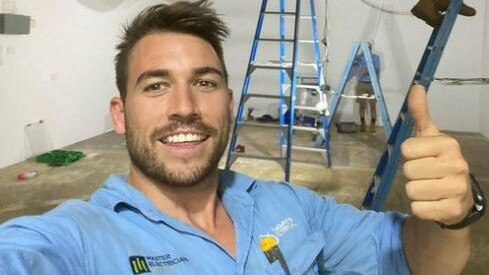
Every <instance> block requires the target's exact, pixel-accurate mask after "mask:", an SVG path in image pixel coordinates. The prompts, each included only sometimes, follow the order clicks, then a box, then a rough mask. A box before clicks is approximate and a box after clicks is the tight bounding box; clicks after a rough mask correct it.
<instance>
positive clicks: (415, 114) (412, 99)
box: [408, 85, 440, 136]
mask: <svg viewBox="0 0 489 275" xmlns="http://www.w3.org/2000/svg"><path fill="white" fill-rule="evenodd" d="M408 109H409V113H410V114H411V117H412V118H413V122H414V126H415V127H416V136H435V135H438V134H440V132H439V131H438V128H437V127H436V125H435V123H434V122H433V120H432V119H431V117H430V114H429V111H428V100H427V98H426V91H425V89H424V87H423V86H421V85H413V86H412V87H411V90H410V91H409V96H408Z"/></svg>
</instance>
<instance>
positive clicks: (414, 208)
mask: <svg viewBox="0 0 489 275" xmlns="http://www.w3.org/2000/svg"><path fill="white" fill-rule="evenodd" d="M411 212H412V213H413V215H414V216H416V217H418V218H424V211H423V209H422V207H421V206H420V204H419V203H417V202H411Z"/></svg>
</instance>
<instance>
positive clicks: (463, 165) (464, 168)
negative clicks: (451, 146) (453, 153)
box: [455, 159, 469, 175]
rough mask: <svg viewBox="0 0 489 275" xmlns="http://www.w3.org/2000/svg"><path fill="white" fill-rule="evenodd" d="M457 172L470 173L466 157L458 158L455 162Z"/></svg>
mask: <svg viewBox="0 0 489 275" xmlns="http://www.w3.org/2000/svg"><path fill="white" fill-rule="evenodd" d="M455 168H456V171H457V174H459V175H460V174H468V173H469V164H468V163H467V161H465V160H464V159H458V160H457V161H456V163H455Z"/></svg>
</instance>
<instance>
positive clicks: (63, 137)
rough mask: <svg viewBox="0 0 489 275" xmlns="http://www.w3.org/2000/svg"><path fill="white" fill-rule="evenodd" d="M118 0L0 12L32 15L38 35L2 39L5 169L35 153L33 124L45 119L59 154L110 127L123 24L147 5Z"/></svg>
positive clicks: (37, 4)
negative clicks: (29, 133)
mask: <svg viewBox="0 0 489 275" xmlns="http://www.w3.org/2000/svg"><path fill="white" fill-rule="evenodd" d="M117 1H118V0H112V1H110V0H109V1H107V2H106V3H107V5H108V6H103V5H94V6H91V5H89V4H90V3H91V2H93V3H95V2H99V1H87V0H85V1H82V3H83V4H81V3H80V2H78V1H75V0H69V1H68V0H66V1H65V0H63V1H61V0H43V1H12V0H10V1H9V0H3V1H2V3H1V4H2V5H1V6H0V7H2V9H3V10H2V11H1V12H14V13H18V14H24V15H29V16H31V18H32V21H31V22H32V29H31V33H30V34H29V35H0V127H1V128H0V167H3V166H6V165H9V164H12V163H16V162H19V161H22V160H24V158H25V156H26V155H29V152H28V151H29V148H28V147H27V148H26V147H25V142H26V138H27V137H26V134H25V129H24V127H25V125H26V124H28V123H32V122H36V121H39V120H41V119H43V120H44V121H45V124H44V125H45V131H44V132H45V134H46V136H47V139H48V140H49V143H50V144H52V147H53V148H60V147H62V146H65V145H69V144H72V143H74V142H77V141H80V140H84V139H86V138H90V137H93V136H95V135H99V134H101V133H103V132H106V131H108V130H110V129H111V124H110V121H109V116H108V102H109V100H110V98H111V97H112V96H114V95H116V94H117V90H116V88H115V84H114V72H113V71H114V70H113V61H112V60H113V56H114V53H115V51H114V50H113V48H114V45H115V43H116V41H117V37H118V35H119V33H120V25H121V22H125V20H126V18H127V17H128V15H129V14H131V13H134V12H135V11H136V10H138V9H139V8H140V7H138V6H142V4H134V3H133V2H136V1H126V3H124V4H123V5H117V4H118V3H117ZM119 2H121V1H119ZM104 7H106V8H107V9H104ZM109 8H112V9H109ZM26 150H27V151H26Z"/></svg>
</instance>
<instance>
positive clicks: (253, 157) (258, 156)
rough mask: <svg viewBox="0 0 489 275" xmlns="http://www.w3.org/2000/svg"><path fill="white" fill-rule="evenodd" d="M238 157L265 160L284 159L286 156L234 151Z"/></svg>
mask: <svg viewBox="0 0 489 275" xmlns="http://www.w3.org/2000/svg"><path fill="white" fill-rule="evenodd" d="M233 155H234V156H235V157H236V158H238V157H239V158H250V159H264V160H275V161H284V160H285V159H286V158H285V157H274V156H264V155H258V154H248V153H233Z"/></svg>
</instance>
